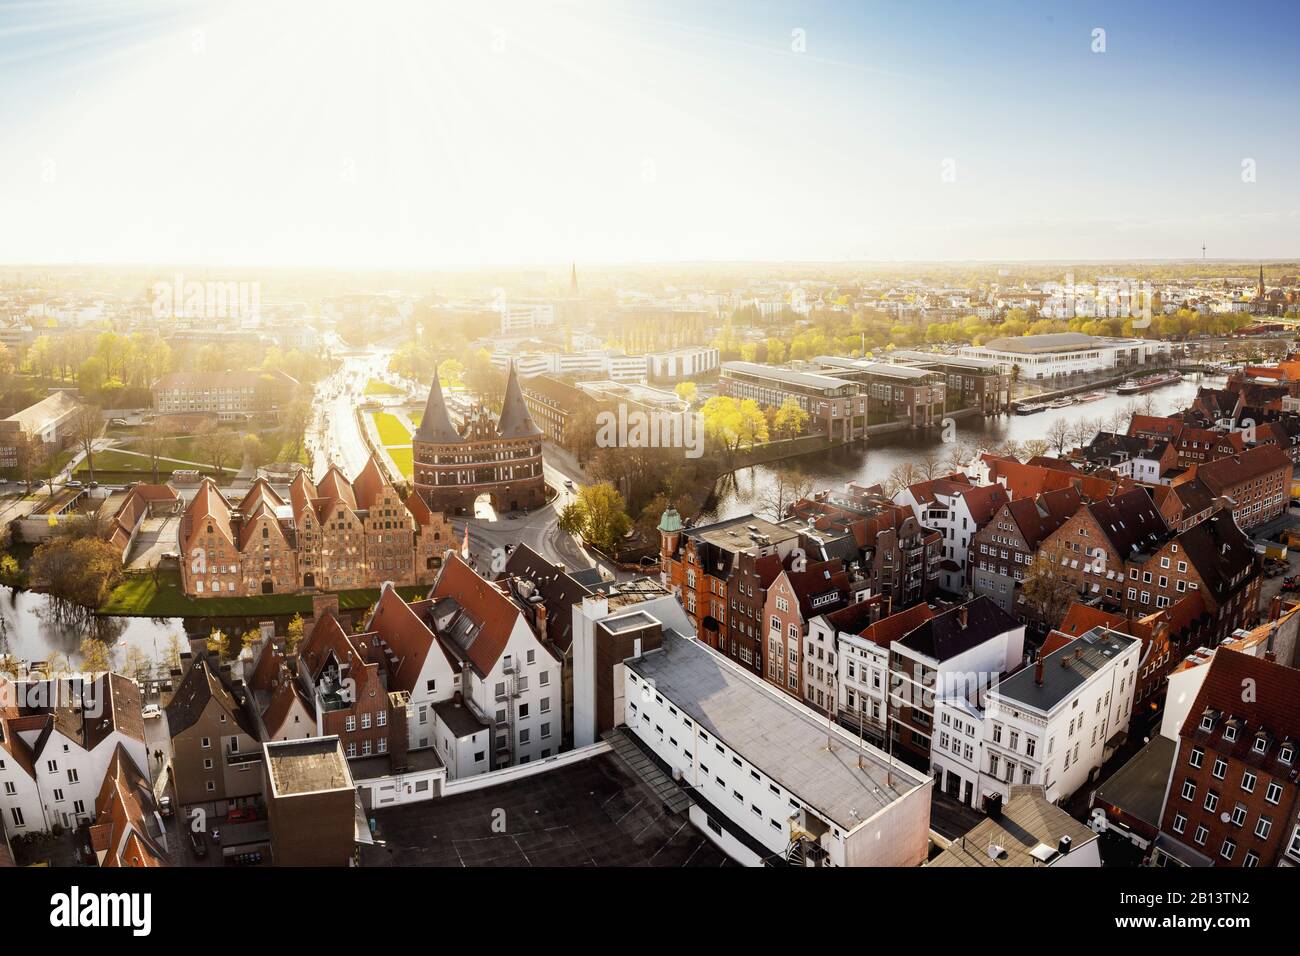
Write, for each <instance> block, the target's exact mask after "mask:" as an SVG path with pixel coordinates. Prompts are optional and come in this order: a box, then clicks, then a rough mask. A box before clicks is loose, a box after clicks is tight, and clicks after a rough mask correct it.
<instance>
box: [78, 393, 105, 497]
mask: <svg viewBox="0 0 1300 956" xmlns="http://www.w3.org/2000/svg"><path fill="white" fill-rule="evenodd" d="M103 430H104V412H103V410H102V409H101V408H100V407H99V406H98V405H79V406H78V407H77V410H76V411H75V412H74V413H73V416H72V428H71V434H72V439H73V441H74V442H75V443H76V445H77V447H78V448H80V449H81V451H82V453H83V454H84V455H85V456H86V470H87V471H88V472H89V473H90V480H91V481H94V480H95V440H96V439H97V438H99V435H100V433H101V432H102V431H103Z"/></svg>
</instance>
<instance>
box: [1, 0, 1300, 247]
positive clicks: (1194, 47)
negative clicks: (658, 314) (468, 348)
mask: <svg viewBox="0 0 1300 956" xmlns="http://www.w3.org/2000/svg"><path fill="white" fill-rule="evenodd" d="M1297 26H1300V10H1297V8H1295V7H1294V6H1292V5H1289V4H1286V3H1283V2H1279V0H1247V2H1243V3H1240V4H1238V5H1236V6H1235V7H1234V8H1233V14H1232V16H1231V17H1225V16H1224V13H1223V11H1222V9H1221V8H1219V7H1217V6H1216V5H1214V4H1212V3H1207V2H1187V3H1172V2H1166V3H1152V4H1144V5H1142V6H1141V7H1139V8H1134V9H1130V8H1128V7H1126V6H1125V5H1122V4H1118V3H1105V2H1103V3H1095V4H1089V5H1087V7H1086V8H1080V7H1079V6H1078V5H1073V4H1060V5H1054V4H1049V5H1043V4H1035V3H1029V2H1023V3H1020V2H1006V0H1003V2H997V3H990V4H987V5H979V6H973V5H968V4H959V3H940V4H933V5H932V4H925V5H900V4H896V3H865V4H856V3H854V4H831V3H824V4H816V5H811V6H809V5H803V4H792V3H775V2H751V3H739V2H733V3H722V4H716V5H711V6H703V7H702V6H699V5H695V4H688V3H685V2H659V3H650V2H644V0H628V2H623V3H617V4H615V3H595V2H590V3H580V2H556V3H548V4H540V3H522V2H508V3H502V4H497V5H492V6H490V7H479V6H477V5H474V6H469V5H463V6H462V5H456V6H448V5H431V4H423V3H419V2H417V0H392V2H388V3H377V4H358V3H349V2H343V0H321V2H316V3H307V2H304V0H283V2H279V3H276V4H273V5H258V4H254V3H251V2H246V0H235V2H231V3H226V4H217V3H213V2H199V0H176V2H168V3H164V2H163V0H104V2H98V3H71V2H56V3H51V4H37V5H33V4H21V3H20V4H0V78H3V81H4V82H5V83H6V84H7V85H8V87H9V88H11V89H21V90H22V91H23V94H24V95H23V96H22V97H10V98H8V99H6V100H5V101H3V103H0V118H2V121H3V123H4V128H5V129H6V136H5V138H4V140H3V142H0V170H3V171H4V173H5V175H4V179H3V183H0V210H2V211H3V212H4V219H5V222H6V225H7V226H8V228H7V229H6V230H5V233H4V235H3V237H0V262H3V263H6V264H10V265H13V266H22V265H30V266H31V267H34V268H39V267H40V266H42V265H48V266H52V265H87V266H92V267H93V266H111V265H124V266H137V267H143V266H148V265H151V264H154V265H161V264H166V265H165V267H166V268H172V267H176V266H179V267H182V268H184V267H189V268H205V269H253V268H271V269H275V268H286V269H299V268H306V269H312V268H345V269H358V270H382V271H411V270H432V271H454V270H480V269H506V268H546V267H557V266H560V265H562V264H567V263H568V262H570V261H574V260H576V261H577V262H579V263H580V264H581V265H583V266H585V267H587V268H589V269H591V268H605V267H608V268H627V267H629V266H632V265H633V264H636V265H662V266H673V265H679V266H680V265H683V264H701V265H703V264H711V265H726V264H732V265H735V264H742V263H755V264H766V265H777V264H804V265H813V266H845V265H851V264H855V263H860V264H864V265H876V266H882V267H897V266H901V265H908V264H932V265H941V264H951V265H997V264H1014V263H1032V264H1039V265H1051V264H1061V265H1068V264H1074V265H1086V264H1090V263H1097V264H1109V263H1117V264H1118V263H1126V262H1132V263H1141V262H1199V261H1205V262H1207V263H1234V262H1258V261H1261V260H1263V261H1266V262H1267V261H1272V262H1275V261H1286V260H1288V259H1291V258H1300V230H1298V229H1297V226H1300V193H1298V192H1297V191H1296V190H1295V189H1294V188H1293V186H1294V183H1295V182H1296V181H1297V173H1298V172H1300V132H1297V130H1296V128H1295V124H1294V123H1289V122H1287V121H1286V120H1287V117H1289V116H1290V114H1291V112H1293V109H1294V102H1295V94H1296V93H1297V86H1298V85H1300V84H1298V83H1297V80H1296V77H1295V73H1294V66H1293V58H1292V56H1291V51H1290V45H1291V43H1292V38H1293V37H1294V36H1295V35H1296V33H1297V31H1296V27H1297ZM1098 31H1104V32H1103V33H1098ZM1202 244H1204V246H1205V247H1206V252H1207V255H1206V258H1205V259H1204V260H1202V258H1201V250H1202Z"/></svg>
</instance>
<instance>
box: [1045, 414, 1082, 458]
mask: <svg viewBox="0 0 1300 956" xmlns="http://www.w3.org/2000/svg"><path fill="white" fill-rule="evenodd" d="M1074 428H1075V426H1074V422H1073V421H1071V419H1070V417H1069V416H1068V415H1062V416H1061V417H1060V418H1058V419H1056V420H1055V421H1054V422H1052V424H1050V425H1048V426H1047V431H1046V432H1045V433H1044V437H1045V438H1046V439H1047V441H1048V443H1049V444H1050V445H1051V447H1053V448H1055V449H1056V454H1057V456H1058V457H1059V456H1061V455H1064V454H1065V449H1066V448H1068V447H1069V445H1070V442H1071V441H1072V440H1073V438H1074Z"/></svg>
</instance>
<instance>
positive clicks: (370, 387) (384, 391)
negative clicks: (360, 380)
mask: <svg viewBox="0 0 1300 956" xmlns="http://www.w3.org/2000/svg"><path fill="white" fill-rule="evenodd" d="M366 394H367V395H403V394H405V393H404V392H403V391H402V390H401V389H400V388H398V387H397V386H396V385H389V384H388V383H387V382H381V381H380V380H379V379H377V378H372V379H371V380H370V381H368V382H366Z"/></svg>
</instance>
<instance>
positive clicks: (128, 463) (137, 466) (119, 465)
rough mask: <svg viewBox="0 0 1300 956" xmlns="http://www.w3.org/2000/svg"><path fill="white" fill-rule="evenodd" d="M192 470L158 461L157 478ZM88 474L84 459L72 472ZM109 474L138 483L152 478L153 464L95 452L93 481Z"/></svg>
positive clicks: (209, 471)
mask: <svg viewBox="0 0 1300 956" xmlns="http://www.w3.org/2000/svg"><path fill="white" fill-rule="evenodd" d="M193 468H194V466H193V465H191V464H187V463H186V462H184V461H177V460H174V459H171V458H159V459H158V477H159V478H160V479H162V478H164V477H165V476H168V475H170V474H171V473H172V472H173V471H177V470H187V469H193ZM198 470H199V471H201V472H203V473H204V474H209V475H214V474H216V469H214V468H200V469H198ZM225 470H226V471H227V472H231V473H233V472H236V471H238V469H237V468H229V467H228V468H226V469H225ZM89 473H90V469H89V468H87V467H86V461H85V459H82V461H81V464H79V465H77V467H76V469H75V470H74V474H77V475H88V474H89ZM110 474H111V475H130V476H133V477H130V478H128V479H127V480H128V481H138V480H139V479H140V478H142V477H144V476H148V477H150V478H152V477H153V462H151V461H150V460H149V459H148V458H142V457H140V456H139V455H125V454H123V453H121V452H117V451H113V450H111V449H110V450H109V451H97V452H95V479H96V480H98V481H105V480H111V479H107V478H106V477H105V476H107V475H110Z"/></svg>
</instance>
